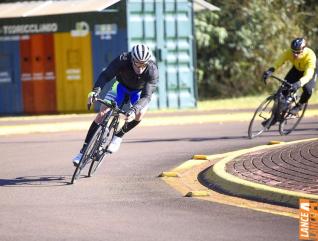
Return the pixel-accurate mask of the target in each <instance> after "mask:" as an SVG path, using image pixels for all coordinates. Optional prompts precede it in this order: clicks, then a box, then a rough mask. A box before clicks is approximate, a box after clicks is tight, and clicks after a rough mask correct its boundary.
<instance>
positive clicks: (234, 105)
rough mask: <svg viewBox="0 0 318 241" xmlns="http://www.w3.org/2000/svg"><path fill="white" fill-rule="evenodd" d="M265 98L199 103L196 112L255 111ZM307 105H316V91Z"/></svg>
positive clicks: (317, 94)
mask: <svg viewBox="0 0 318 241" xmlns="http://www.w3.org/2000/svg"><path fill="white" fill-rule="evenodd" d="M267 96H268V94H263V95H259V96H249V97H239V98H231V99H220V100H206V101H199V102H198V110H220V109H255V108H256V107H257V106H258V105H259V104H260V103H261V102H262V101H263V100H264V99H265V98H266V97H267ZM309 104H318V90H316V91H315V93H314V94H313V95H312V97H311V99H310V101H309Z"/></svg>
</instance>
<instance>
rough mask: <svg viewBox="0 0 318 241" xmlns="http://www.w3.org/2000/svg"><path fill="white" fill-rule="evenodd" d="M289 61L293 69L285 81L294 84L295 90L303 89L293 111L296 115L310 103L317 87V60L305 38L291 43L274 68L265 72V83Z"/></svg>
mask: <svg viewBox="0 0 318 241" xmlns="http://www.w3.org/2000/svg"><path fill="white" fill-rule="evenodd" d="M287 61H289V62H290V63H292V64H293V67H292V68H291V69H290V70H289V72H288V73H287V75H286V77H285V79H286V80H287V81H288V82H289V83H291V84H292V88H293V89H294V90H297V89H299V88H301V87H302V89H303V93H302V95H301V97H300V100H299V102H298V103H297V105H296V106H295V107H294V108H293V109H292V110H291V113H292V114H294V115H296V114H297V113H298V112H299V111H300V110H302V108H303V106H304V104H305V103H307V102H308V100H309V99H310V97H311V95H312V93H313V90H314V88H315V86H316V79H317V58H316V55H315V53H314V51H313V50H312V49H310V48H308V47H307V46H306V40H305V39H304V38H296V39H294V40H293V41H292V42H291V45H290V48H288V49H286V50H285V51H284V52H283V53H282V54H281V55H280V56H279V58H278V59H277V60H276V62H275V63H274V65H273V67H270V68H269V69H268V70H267V71H265V72H264V74H263V79H264V81H266V79H267V78H268V77H269V76H271V74H272V73H273V72H274V71H275V70H277V69H278V68H280V67H281V66H282V65H283V64H284V63H286V62H287Z"/></svg>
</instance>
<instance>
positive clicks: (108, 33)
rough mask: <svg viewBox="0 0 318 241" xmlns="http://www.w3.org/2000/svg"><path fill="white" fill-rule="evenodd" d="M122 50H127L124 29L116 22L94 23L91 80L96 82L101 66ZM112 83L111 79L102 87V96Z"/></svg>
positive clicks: (97, 107) (107, 63)
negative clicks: (92, 75)
mask: <svg viewBox="0 0 318 241" xmlns="http://www.w3.org/2000/svg"><path fill="white" fill-rule="evenodd" d="M124 51H128V50H127V32H126V29H119V27H118V25H117V24H116V23H111V24H96V25H95V26H94V32H92V52H93V53H92V54H93V74H94V80H93V81H94V82H96V80H97V78H98V76H99V74H100V72H101V71H102V70H103V68H105V67H107V66H108V65H109V64H110V62H111V61H112V60H113V59H114V58H116V57H117V56H118V55H120V54H121V53H122V52H124ZM113 83H114V81H111V82H110V83H108V84H107V85H106V86H105V87H104V88H103V91H102V93H101V96H102V97H104V95H105V94H106V92H107V91H108V90H109V89H110V88H111V86H112V84H113ZM95 109H96V110H98V109H99V104H96V107H95Z"/></svg>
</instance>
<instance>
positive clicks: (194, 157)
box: [192, 155, 207, 160]
mask: <svg viewBox="0 0 318 241" xmlns="http://www.w3.org/2000/svg"><path fill="white" fill-rule="evenodd" d="M192 159H194V160H207V156H206V155H194V156H193V158H192Z"/></svg>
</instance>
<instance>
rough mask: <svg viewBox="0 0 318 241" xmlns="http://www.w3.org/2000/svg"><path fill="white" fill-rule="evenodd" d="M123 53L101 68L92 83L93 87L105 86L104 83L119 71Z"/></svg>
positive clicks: (122, 61)
mask: <svg viewBox="0 0 318 241" xmlns="http://www.w3.org/2000/svg"><path fill="white" fill-rule="evenodd" d="M124 61H125V60H124V59H123V54H122V55H120V56H118V57H117V58H115V59H114V60H113V61H112V62H111V63H110V64H109V65H108V67H107V68H105V69H103V71H102V72H101V73H100V74H99V76H98V78H97V81H96V82H95V84H94V89H96V88H101V89H103V87H104V86H105V84H106V83H107V82H109V81H111V80H112V79H113V78H114V77H115V76H116V75H117V73H118V72H119V70H120V68H121V66H122V65H123V63H124Z"/></svg>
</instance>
